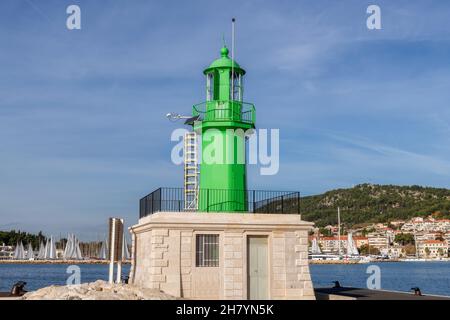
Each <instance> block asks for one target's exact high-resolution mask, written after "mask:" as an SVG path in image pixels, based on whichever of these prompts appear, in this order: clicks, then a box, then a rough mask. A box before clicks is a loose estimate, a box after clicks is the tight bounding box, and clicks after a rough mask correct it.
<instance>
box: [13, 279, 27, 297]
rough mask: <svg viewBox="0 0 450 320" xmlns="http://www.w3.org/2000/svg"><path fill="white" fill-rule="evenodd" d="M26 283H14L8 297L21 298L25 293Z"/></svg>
mask: <svg viewBox="0 0 450 320" xmlns="http://www.w3.org/2000/svg"><path fill="white" fill-rule="evenodd" d="M26 284H27V283H26V282H25V281H18V282H16V283H15V284H14V285H13V287H12V288H11V292H10V295H11V296H13V297H20V296H23V295H24V294H25V293H26V292H27V291H26V290H25V289H24V287H25V285H26Z"/></svg>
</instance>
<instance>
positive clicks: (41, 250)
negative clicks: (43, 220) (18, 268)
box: [36, 241, 45, 260]
mask: <svg viewBox="0 0 450 320" xmlns="http://www.w3.org/2000/svg"><path fill="white" fill-rule="evenodd" d="M36 258H37V259H40V260H42V259H45V246H44V243H42V241H41V242H40V244H39V252H38V254H37V257H36Z"/></svg>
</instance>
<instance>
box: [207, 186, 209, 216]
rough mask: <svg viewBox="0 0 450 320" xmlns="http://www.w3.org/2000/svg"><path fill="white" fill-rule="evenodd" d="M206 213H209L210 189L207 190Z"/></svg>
mask: <svg viewBox="0 0 450 320" xmlns="http://www.w3.org/2000/svg"><path fill="white" fill-rule="evenodd" d="M206 212H209V189H206Z"/></svg>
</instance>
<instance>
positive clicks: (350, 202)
mask: <svg viewBox="0 0 450 320" xmlns="http://www.w3.org/2000/svg"><path fill="white" fill-rule="evenodd" d="M338 206H339V207H340V208H341V220H342V222H343V223H344V224H346V225H347V226H352V225H355V224H363V223H372V222H389V221H392V220H396V219H409V218H412V217H417V216H422V217H425V216H428V215H430V214H435V215H436V216H439V217H442V218H444V217H446V218H449V217H450V190H449V189H438V188H430V187H420V186H394V185H372V184H362V185H357V186H355V187H353V188H351V189H337V190H332V191H328V192H326V193H324V194H321V195H316V196H308V197H304V198H302V200H301V213H302V219H304V220H306V221H312V222H315V223H316V225H317V226H319V227H323V226H326V225H328V224H336V223H337V208H338Z"/></svg>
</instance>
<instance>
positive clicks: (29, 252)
mask: <svg viewBox="0 0 450 320" xmlns="http://www.w3.org/2000/svg"><path fill="white" fill-rule="evenodd" d="M27 260H34V251H33V246H32V245H31V242H30V243H28V249H27Z"/></svg>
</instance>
